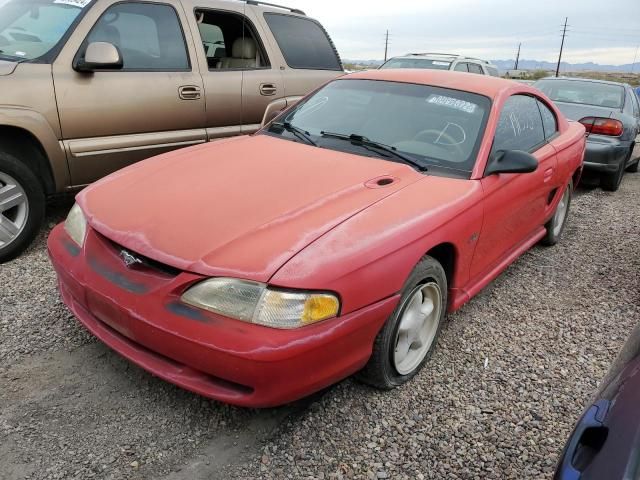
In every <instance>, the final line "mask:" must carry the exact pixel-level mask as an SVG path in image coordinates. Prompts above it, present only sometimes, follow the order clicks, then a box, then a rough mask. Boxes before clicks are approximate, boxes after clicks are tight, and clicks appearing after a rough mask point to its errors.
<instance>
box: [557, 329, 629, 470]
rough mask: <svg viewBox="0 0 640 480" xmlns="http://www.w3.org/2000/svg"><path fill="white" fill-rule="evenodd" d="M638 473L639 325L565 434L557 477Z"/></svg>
mask: <svg viewBox="0 0 640 480" xmlns="http://www.w3.org/2000/svg"><path fill="white" fill-rule="evenodd" d="M638 478H640V325H638V326H637V327H636V328H635V330H634V331H633V333H632V334H631V336H630V337H629V339H628V340H627V343H626V344H625V346H624V347H623V348H622V350H621V352H620V354H619V355H618V358H617V359H616V361H615V362H614V364H613V366H612V367H611V369H610V370H609V373H608V374H607V376H606V377H605V379H604V380H603V382H602V386H601V387H600V389H599V391H598V393H597V394H596V396H595V398H594V401H593V402H592V403H591V404H590V405H589V406H588V407H587V409H586V410H585V412H584V414H583V415H582V417H581V418H580V420H578V423H577V424H576V426H575V429H574V430H573V433H572V434H571V437H569V441H568V442H567V444H566V446H565V448H564V451H563V452H562V455H561V457H560V461H559V462H558V467H557V469H556V474H555V480H592V479H593V480H596V479H598V480H600V479H606V480H623V479H624V480H627V479H628V480H635V479H638Z"/></svg>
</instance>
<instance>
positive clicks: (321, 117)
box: [268, 79, 491, 177]
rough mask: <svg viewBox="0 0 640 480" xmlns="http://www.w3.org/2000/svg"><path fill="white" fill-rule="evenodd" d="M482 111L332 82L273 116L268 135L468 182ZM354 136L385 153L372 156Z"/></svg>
mask: <svg viewBox="0 0 640 480" xmlns="http://www.w3.org/2000/svg"><path fill="white" fill-rule="evenodd" d="M490 104H491V102H490V101H489V99H488V98H486V97H483V96H481V95H477V94H474V93H469V92H462V91H459V90H450V89H446V88H439V87H433V86H428V85H416V84H409V83H400V82H388V81H374V80H347V79H344V80H335V81H333V82H331V83H329V84H328V85H326V86H325V87H323V88H322V89H320V90H319V91H318V92H316V93H315V94H313V95H312V96H310V97H309V98H307V99H306V100H305V101H303V102H301V103H299V104H298V105H296V106H295V107H294V108H293V110H291V111H289V112H287V113H285V114H283V115H281V116H280V117H278V118H277V119H276V120H275V121H274V122H273V123H272V124H271V125H270V126H269V129H268V133H269V134H272V135H279V136H282V137H284V138H287V139H289V140H292V141H299V142H302V141H303V139H304V137H302V135H301V132H303V133H304V134H305V135H307V136H308V138H307V139H306V140H307V142H306V143H309V144H310V145H313V144H316V145H317V146H318V147H322V148H330V149H334V150H342V151H348V152H350V153H357V154H360V155H367V156H377V157H381V158H385V159H387V160H392V161H402V158H400V157H401V156H402V155H404V156H407V157H408V158H409V159H410V160H412V161H414V162H415V163H417V164H419V165H420V166H423V167H427V168H428V169H429V171H430V172H431V173H442V172H443V171H444V170H447V171H457V172H463V173H462V174H458V176H464V177H468V174H469V173H470V172H471V170H472V169H473V166H474V164H475V160H476V154H477V150H478V148H479V143H480V138H481V136H482V133H483V131H484V125H485V122H486V117H487V114H488V112H489V109H490V107H491V105H490ZM283 127H288V128H283ZM291 127H295V128H296V129H297V130H298V131H297V132H296V131H293V128H291ZM329 134H331V135H329ZM335 134H341V135H346V136H347V137H348V136H350V135H351V136H353V137H354V138H356V140H353V138H352V139H351V140H349V139H346V140H345V139H344V138H342V139H340V138H336V137H337V136H336V135H335ZM301 137H302V138H301ZM357 137H361V138H363V139H366V140H368V141H369V143H370V142H376V143H379V144H382V145H384V146H386V147H390V149H391V151H390V150H389V149H387V150H386V151H384V150H382V149H379V150H377V149H372V148H370V146H371V145H366V144H365V143H363V142H362V141H357ZM309 140H312V141H313V144H312V143H311V142H309ZM394 153H395V154H396V155H394ZM404 163H410V162H409V161H406V159H405V161H404ZM445 173H446V172H445ZM454 175H455V174H454Z"/></svg>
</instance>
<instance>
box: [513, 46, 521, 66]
mask: <svg viewBox="0 0 640 480" xmlns="http://www.w3.org/2000/svg"><path fill="white" fill-rule="evenodd" d="M521 46H522V43H519V44H518V54H517V55H516V64H515V66H514V67H513V69H514V70H518V62H519V61H520V47H521Z"/></svg>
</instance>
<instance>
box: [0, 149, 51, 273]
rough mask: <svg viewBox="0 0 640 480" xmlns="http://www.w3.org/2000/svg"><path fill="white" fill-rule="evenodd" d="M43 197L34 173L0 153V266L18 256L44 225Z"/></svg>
mask: <svg viewBox="0 0 640 480" xmlns="http://www.w3.org/2000/svg"><path fill="white" fill-rule="evenodd" d="M44 214H45V195H44V190H43V188H42V185H41V183H40V182H39V181H38V179H37V178H36V176H35V175H34V174H33V172H32V171H31V170H30V169H29V168H28V167H27V166H26V165H24V164H23V163H22V162H20V160H18V159H17V158H16V157H14V156H13V155H11V154H9V153H6V152H1V151H0V263H4V262H6V261H9V260H11V259H13V258H15V257H17V256H18V255H20V254H21V253H22V252H23V251H24V250H25V249H26V248H27V247H28V246H29V245H30V244H31V242H32V241H33V239H34V238H35V236H36V235H37V233H38V231H39V229H40V226H41V225H42V223H43V222H44Z"/></svg>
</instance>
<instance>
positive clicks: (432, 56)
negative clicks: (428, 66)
mask: <svg viewBox="0 0 640 480" xmlns="http://www.w3.org/2000/svg"><path fill="white" fill-rule="evenodd" d="M393 58H402V59H410V58H424V59H427V60H449V61H451V62H453V61H454V60H464V61H465V62H477V63H482V64H484V65H489V66H493V65H491V62H489V61H488V60H483V59H481V58H477V57H467V56H465V55H458V54H457V53H430V52H426V53H407V54H406V55H398V56H396V57H393ZM391 60H393V59H391Z"/></svg>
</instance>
